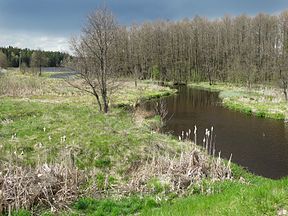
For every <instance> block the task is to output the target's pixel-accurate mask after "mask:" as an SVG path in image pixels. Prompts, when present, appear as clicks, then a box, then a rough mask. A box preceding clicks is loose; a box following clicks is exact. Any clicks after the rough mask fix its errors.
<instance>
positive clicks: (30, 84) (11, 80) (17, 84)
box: [0, 75, 42, 97]
mask: <svg viewBox="0 0 288 216" xmlns="http://www.w3.org/2000/svg"><path fill="white" fill-rule="evenodd" d="M40 92H42V89H41V84H40V83H39V82H37V80H36V79H35V78H32V77H31V78H29V79H25V78H23V77H22V78H15V77H13V76H10V75H1V76H0V95H2V96H3V95H4V96H13V97H15V96H19V97H24V96H28V95H33V94H40Z"/></svg>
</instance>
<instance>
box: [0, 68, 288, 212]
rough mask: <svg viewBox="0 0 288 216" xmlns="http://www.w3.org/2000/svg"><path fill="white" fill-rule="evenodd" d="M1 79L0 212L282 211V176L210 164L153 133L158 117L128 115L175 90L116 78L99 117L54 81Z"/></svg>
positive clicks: (197, 150) (79, 95)
mask: <svg viewBox="0 0 288 216" xmlns="http://www.w3.org/2000/svg"><path fill="white" fill-rule="evenodd" d="M43 74H45V73H43ZM0 82H1V85H0V86H1V88H0V93H1V96H0V158H1V163H0V186H1V188H0V212H2V213H3V214H4V215H5V214H7V215H9V214H11V215H23V216H24V215H25V216H26V215H27V216H28V215H33V214H37V215H134V214H140V215H187V212H188V214H190V213H191V215H203V214H206V215H207V214H213V215H223V214H235V215H247V214H253V215H262V214H264V213H265V214H266V213H267V214H268V215H275V214H278V215H279V213H282V212H285V211H286V210H287V209H288V203H287V197H288V193H287V188H286V185H287V184H288V179H287V178H285V179H281V180H270V179H266V178H263V177H259V176H255V175H253V174H251V173H249V172H247V171H245V169H243V168H241V167H239V166H237V165H235V164H233V163H231V164H230V161H226V160H222V159H220V158H219V157H211V156H210V155H209V154H208V153H207V152H205V151H206V150H207V151H208V152H211V149H209V147H208V149H206V150H205V149H203V148H201V147H199V146H196V145H195V144H193V142H191V141H189V140H188V139H186V138H185V135H184V137H182V138H181V141H180V140H178V138H175V137H173V136H171V135H166V134H161V133H159V132H158V131H159V128H160V127H161V118H160V117H159V116H158V115H157V113H149V112H147V111H145V110H141V109H135V107H136V105H137V104H138V103H139V101H142V100H147V99H151V98H159V97H162V96H167V95H170V94H175V92H176V90H175V89H171V88H169V87H162V86H158V85H156V84H153V82H151V81H139V83H138V85H137V88H136V87H135V86H134V84H133V80H130V81H129V80H128V81H127V80H126V81H125V82H124V81H122V82H123V83H122V84H123V88H122V89H120V90H119V91H117V93H116V94H115V95H114V96H113V97H112V101H111V110H110V112H109V113H108V114H104V113H102V112H99V111H98V110H97V107H96V106H97V105H96V104H95V101H94V100H93V98H92V96H90V95H87V94H86V93H83V92H81V91H78V90H77V89H75V88H72V87H70V86H69V85H68V84H67V83H66V82H65V81H64V80H63V79H52V78H49V77H46V76H44V77H35V76H30V75H22V74H20V73H18V72H16V71H14V72H13V71H12V72H11V71H8V73H6V75H4V77H3V75H2V76H1V77H0ZM92 104H93V105H92ZM91 105H92V106H91ZM127 107H129V109H126V108H127ZM185 134H186V132H185ZM187 134H188V135H186V136H189V137H190V135H191V134H192V135H193V131H192V132H191V131H190V132H187ZM206 135H207V134H206ZM200 136H201V134H200ZM203 137H204V135H203ZM191 140H192V141H193V139H192V138H191ZM207 140H208V139H207V137H206V141H207ZM207 146H208V145H206V147H207ZM188 174H189V175H188ZM35 185H37V187H35ZM271 191H273V193H270V192H271ZM22 195H23V196H22ZM16 197H18V198H17V199H16ZM235 200H236V201H235ZM247 206H248V207H247Z"/></svg>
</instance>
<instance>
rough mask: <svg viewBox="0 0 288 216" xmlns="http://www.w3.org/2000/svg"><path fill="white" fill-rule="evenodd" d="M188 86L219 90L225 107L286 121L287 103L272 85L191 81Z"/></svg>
mask: <svg viewBox="0 0 288 216" xmlns="http://www.w3.org/2000/svg"><path fill="white" fill-rule="evenodd" d="M189 86H190V87H193V88H202V89H205V90H210V91H219V92H220V93H219V97H220V98H221V99H222V103H223V105H224V106H225V107H227V108H229V109H232V110H236V111H240V112H243V113H246V114H248V115H255V116H258V117H262V118H271V119H277V120H285V121H288V103H287V102H286V101H285V97H284V94H283V93H282V90H281V89H279V88H277V87H272V86H262V85H258V86H255V87H252V88H247V87H242V86H241V87H240V86H237V85H234V84H227V83H215V84H213V85H209V83H208V82H199V83H191V84H189Z"/></svg>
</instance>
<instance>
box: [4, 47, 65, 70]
mask: <svg viewBox="0 0 288 216" xmlns="http://www.w3.org/2000/svg"><path fill="white" fill-rule="evenodd" d="M33 53H35V54H36V53H41V55H42V56H43V57H42V58H43V63H42V67H60V66H61V64H62V62H63V60H64V59H65V57H67V56H69V54H67V53H64V52H59V51H57V52H53V51H42V50H32V49H27V48H25V49H20V48H17V47H12V46H8V47H0V66H3V67H19V60H20V63H21V66H22V67H31V66H32V64H33V63H32V64H31V62H32V61H33V60H32V56H33ZM1 54H2V60H1ZM3 54H4V56H3ZM35 54H34V55H35ZM3 58H5V60H3Z"/></svg>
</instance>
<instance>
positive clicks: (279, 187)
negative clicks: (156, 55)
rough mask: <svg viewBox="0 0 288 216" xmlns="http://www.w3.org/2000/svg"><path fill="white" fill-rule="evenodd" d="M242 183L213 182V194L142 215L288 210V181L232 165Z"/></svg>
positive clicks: (271, 213) (174, 203) (264, 213)
mask: <svg viewBox="0 0 288 216" xmlns="http://www.w3.org/2000/svg"><path fill="white" fill-rule="evenodd" d="M234 173H235V174H236V176H237V175H238V176H244V179H245V182H247V183H244V184H243V183H240V182H231V181H226V182H223V183H216V184H215V185H214V191H215V193H214V194H213V195H194V196H191V197H187V198H180V199H177V200H175V202H173V204H170V203H169V204H164V205H163V206H162V207H160V208H158V209H149V210H145V211H144V212H143V214H142V215H219V216H221V215H227V216H228V215H277V214H278V213H279V212H280V211H283V210H284V211H285V210H287V209H288V186H287V185H288V178H285V179H281V180H270V179H265V178H262V177H257V176H253V175H252V174H249V173H245V172H244V171H243V170H242V169H241V168H239V167H237V166H234Z"/></svg>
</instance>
